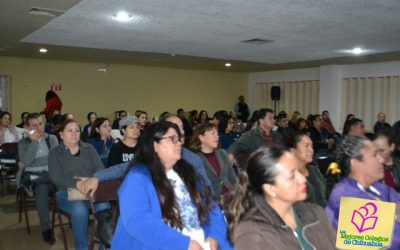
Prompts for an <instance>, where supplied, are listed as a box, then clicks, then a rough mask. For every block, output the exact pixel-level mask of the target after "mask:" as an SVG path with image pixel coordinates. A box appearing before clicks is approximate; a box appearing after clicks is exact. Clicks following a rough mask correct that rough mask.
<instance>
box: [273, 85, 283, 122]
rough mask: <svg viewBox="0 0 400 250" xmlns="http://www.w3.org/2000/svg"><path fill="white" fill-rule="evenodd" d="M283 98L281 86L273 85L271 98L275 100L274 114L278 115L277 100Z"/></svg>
mask: <svg viewBox="0 0 400 250" xmlns="http://www.w3.org/2000/svg"><path fill="white" fill-rule="evenodd" d="M280 99H281V87H279V86H272V87H271V100H273V101H274V114H275V115H276V101H279V100H280Z"/></svg>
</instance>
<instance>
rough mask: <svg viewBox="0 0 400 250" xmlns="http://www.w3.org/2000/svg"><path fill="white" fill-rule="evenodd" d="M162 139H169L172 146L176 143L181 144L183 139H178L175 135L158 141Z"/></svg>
mask: <svg viewBox="0 0 400 250" xmlns="http://www.w3.org/2000/svg"><path fill="white" fill-rule="evenodd" d="M164 139H170V140H171V142H172V143H173V144H178V142H180V143H183V138H182V137H179V136H177V135H171V136H165V137H161V139H159V140H158V141H161V140H164Z"/></svg>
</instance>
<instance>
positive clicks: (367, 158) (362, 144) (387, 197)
mask: <svg viewBox="0 0 400 250" xmlns="http://www.w3.org/2000/svg"><path fill="white" fill-rule="evenodd" d="M337 160H338V163H339V165H340V166H341V167H342V170H343V171H345V173H346V174H347V177H345V178H344V179H342V180H341V181H340V182H339V183H337V184H336V185H335V187H334V189H333V190H332V193H331V194H330V196H329V200H328V206H327V207H326V208H325V211H326V213H327V215H328V219H329V220H330V222H331V224H332V225H333V227H334V228H335V229H336V228H337V225H338V217H339V208H340V198H341V197H355V198H362V199H370V200H380V201H385V202H393V203H397V210H396V217H395V218H396V219H395V220H396V221H395V225H394V232H393V238H392V245H391V247H390V248H388V249H393V250H394V249H400V237H399V235H400V209H399V206H400V194H399V193H398V192H396V191H395V190H394V189H393V188H391V187H389V186H387V185H385V184H383V183H381V182H379V180H381V179H382V178H383V177H384V167H383V158H382V156H381V155H380V153H379V150H378V148H377V147H376V146H375V145H374V144H373V143H372V142H371V141H370V140H368V139H367V138H366V137H364V136H346V137H345V138H344V140H343V142H342V143H341V144H340V147H339V148H338V150H337Z"/></svg>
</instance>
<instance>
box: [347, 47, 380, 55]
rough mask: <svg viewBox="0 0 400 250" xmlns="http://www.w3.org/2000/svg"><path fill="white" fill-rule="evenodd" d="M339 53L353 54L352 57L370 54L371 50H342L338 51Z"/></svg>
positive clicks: (356, 48)
mask: <svg viewBox="0 0 400 250" xmlns="http://www.w3.org/2000/svg"><path fill="white" fill-rule="evenodd" d="M339 52H341V53H347V54H353V55H356V56H358V55H362V54H366V53H371V52H372V51H371V50H366V49H363V48H360V47H355V48H354V49H343V50H339Z"/></svg>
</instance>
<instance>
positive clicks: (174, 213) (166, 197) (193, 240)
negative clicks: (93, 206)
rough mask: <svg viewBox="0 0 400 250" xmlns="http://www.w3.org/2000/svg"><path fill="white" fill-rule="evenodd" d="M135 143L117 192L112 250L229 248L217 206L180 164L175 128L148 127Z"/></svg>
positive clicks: (166, 125)
mask: <svg viewBox="0 0 400 250" xmlns="http://www.w3.org/2000/svg"><path fill="white" fill-rule="evenodd" d="M140 143H141V144H140V145H139V148H138V151H137V154H136V156H135V159H134V160H133V162H132V164H131V166H130V168H129V169H128V172H127V175H126V177H125V179H124V181H123V183H122V185H121V187H120V189H119V191H118V196H119V202H120V217H119V220H118V223H117V227H116V230H115V234H114V239H113V242H112V245H111V247H112V249H118V250H119V249H166V250H168V249H170V250H176V249H185V250H186V249H189V250H201V249H204V250H206V249H212V250H215V249H231V246H230V244H229V242H228V241H227V237H226V234H227V228H226V223H225V220H224V217H223V215H222V213H221V211H220V209H219V207H218V206H217V205H216V204H215V203H213V202H212V200H211V197H210V193H209V190H208V189H207V188H206V186H205V185H203V182H202V180H201V179H200V177H199V175H198V174H197V172H196V171H195V170H194V168H193V167H191V166H190V165H188V163H187V162H186V161H184V160H182V159H181V150H182V140H181V134H180V132H179V128H178V127H177V126H176V125H175V124H173V123H170V122H167V121H162V122H157V123H154V124H151V125H149V126H148V127H147V128H146V129H145V130H144V132H143V134H142V137H141V142H140Z"/></svg>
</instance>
